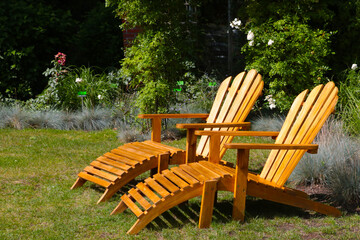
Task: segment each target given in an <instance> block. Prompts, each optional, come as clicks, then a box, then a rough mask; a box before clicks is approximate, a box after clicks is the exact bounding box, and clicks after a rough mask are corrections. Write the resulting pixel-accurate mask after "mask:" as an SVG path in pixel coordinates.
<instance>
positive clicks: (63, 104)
mask: <svg viewBox="0 0 360 240" xmlns="http://www.w3.org/2000/svg"><path fill="white" fill-rule="evenodd" d="M58 55H59V56H62V58H63V59H64V60H59V57H57V56H58ZM65 61H66V55H65V54H63V53H58V54H57V55H56V56H55V60H53V61H51V63H52V64H53V67H52V68H48V69H47V70H46V71H45V72H44V75H45V76H46V77H48V78H49V82H48V86H47V88H46V89H45V90H44V91H43V93H42V94H40V95H39V96H38V97H37V98H36V99H31V100H29V101H27V106H28V107H29V108H32V109H35V110H38V109H50V108H57V109H65V110H77V109H80V108H83V107H85V108H94V107H95V106H98V105H101V106H103V107H112V106H113V105H114V103H115V102H116V101H117V100H118V97H119V94H120V93H121V92H122V91H124V89H125V85H126V84H125V83H124V81H123V79H122V78H121V77H120V75H121V73H120V72H121V71H113V72H110V73H108V74H106V73H105V72H103V73H100V74H97V73H95V70H94V69H93V68H88V67H79V68H69V67H66V66H65ZM80 95H85V96H84V97H80Z"/></svg>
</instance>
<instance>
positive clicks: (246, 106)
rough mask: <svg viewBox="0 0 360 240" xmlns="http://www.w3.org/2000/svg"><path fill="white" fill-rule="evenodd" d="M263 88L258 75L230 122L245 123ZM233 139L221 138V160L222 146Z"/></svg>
mask: <svg viewBox="0 0 360 240" xmlns="http://www.w3.org/2000/svg"><path fill="white" fill-rule="evenodd" d="M263 87H264V81H262V76H261V75H260V74H258V75H257V76H256V78H255V79H254V82H253V84H252V86H251V88H250V89H249V91H248V93H246V94H244V95H245V99H244V101H242V104H241V105H240V107H239V108H238V110H237V111H236V115H235V117H234V118H233V120H232V121H233V122H243V121H245V119H246V117H247V116H248V115H249V113H250V110H251V109H252V107H253V106H254V105H255V102H256V100H257V99H258V98H259V96H260V95H261V93H262V89H263ZM235 101H237V100H235ZM225 121H228V120H225ZM239 129H240V128H239V127H234V128H225V129H224V128H222V129H220V131H222V130H226V131H238V130H239ZM233 139H234V137H232V136H224V137H222V138H221V144H220V158H222V157H223V156H224V154H225V151H226V149H224V144H225V143H229V142H232V140H233Z"/></svg>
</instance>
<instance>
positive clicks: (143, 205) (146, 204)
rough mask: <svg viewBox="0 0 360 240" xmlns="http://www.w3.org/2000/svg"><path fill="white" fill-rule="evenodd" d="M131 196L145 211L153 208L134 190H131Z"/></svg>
mask: <svg viewBox="0 0 360 240" xmlns="http://www.w3.org/2000/svg"><path fill="white" fill-rule="evenodd" d="M129 194H130V195H131V196H132V197H133V198H134V199H135V200H136V201H137V202H138V203H139V204H140V205H141V206H142V207H143V208H144V209H145V210H147V209H149V208H150V207H151V204H150V203H149V202H148V201H147V200H146V199H145V198H144V197H143V196H141V194H139V192H138V191H137V190H136V189H135V188H132V189H130V190H129Z"/></svg>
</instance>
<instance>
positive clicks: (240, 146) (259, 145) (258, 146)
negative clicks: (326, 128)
mask: <svg viewBox="0 0 360 240" xmlns="http://www.w3.org/2000/svg"><path fill="white" fill-rule="evenodd" d="M318 147H319V145H317V144H276V143H226V144H225V148H227V149H279V150H282V149H283V150H295V149H302V150H307V151H308V152H309V153H317V150H318Z"/></svg>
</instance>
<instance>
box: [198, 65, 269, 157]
mask: <svg viewBox="0 0 360 240" xmlns="http://www.w3.org/2000/svg"><path fill="white" fill-rule="evenodd" d="M230 85H231V86H230ZM263 87H264V82H263V81H262V77H261V75H260V74H259V73H258V72H257V71H256V70H250V71H249V72H248V73H247V74H246V72H242V73H240V74H238V75H237V76H236V77H235V78H234V80H233V81H232V83H231V77H228V78H226V79H225V80H224V81H223V82H222V83H221V85H220V87H219V90H218V92H217V94H216V97H215V100H214V103H213V106H212V108H211V111H210V114H209V117H208V119H207V121H206V122H207V123H236V122H244V121H245V119H246V117H247V116H248V114H249V112H250V110H251V109H252V107H253V106H254V104H255V102H256V100H257V99H258V97H259V96H260V95H261V93H262V89H263ZM238 129H239V128H238V127H236V128H231V129H230V128H207V129H205V130H212V131H219V130H221V131H236V130H238ZM233 138H234V137H233V136H226V137H222V139H221V145H220V157H222V156H223V155H224V154H225V148H224V144H225V143H229V142H231V141H232V139H233ZM196 153H197V154H199V155H202V156H204V157H206V156H208V154H209V136H202V137H201V138H200V141H199V144H198V147H197V149H196Z"/></svg>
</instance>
